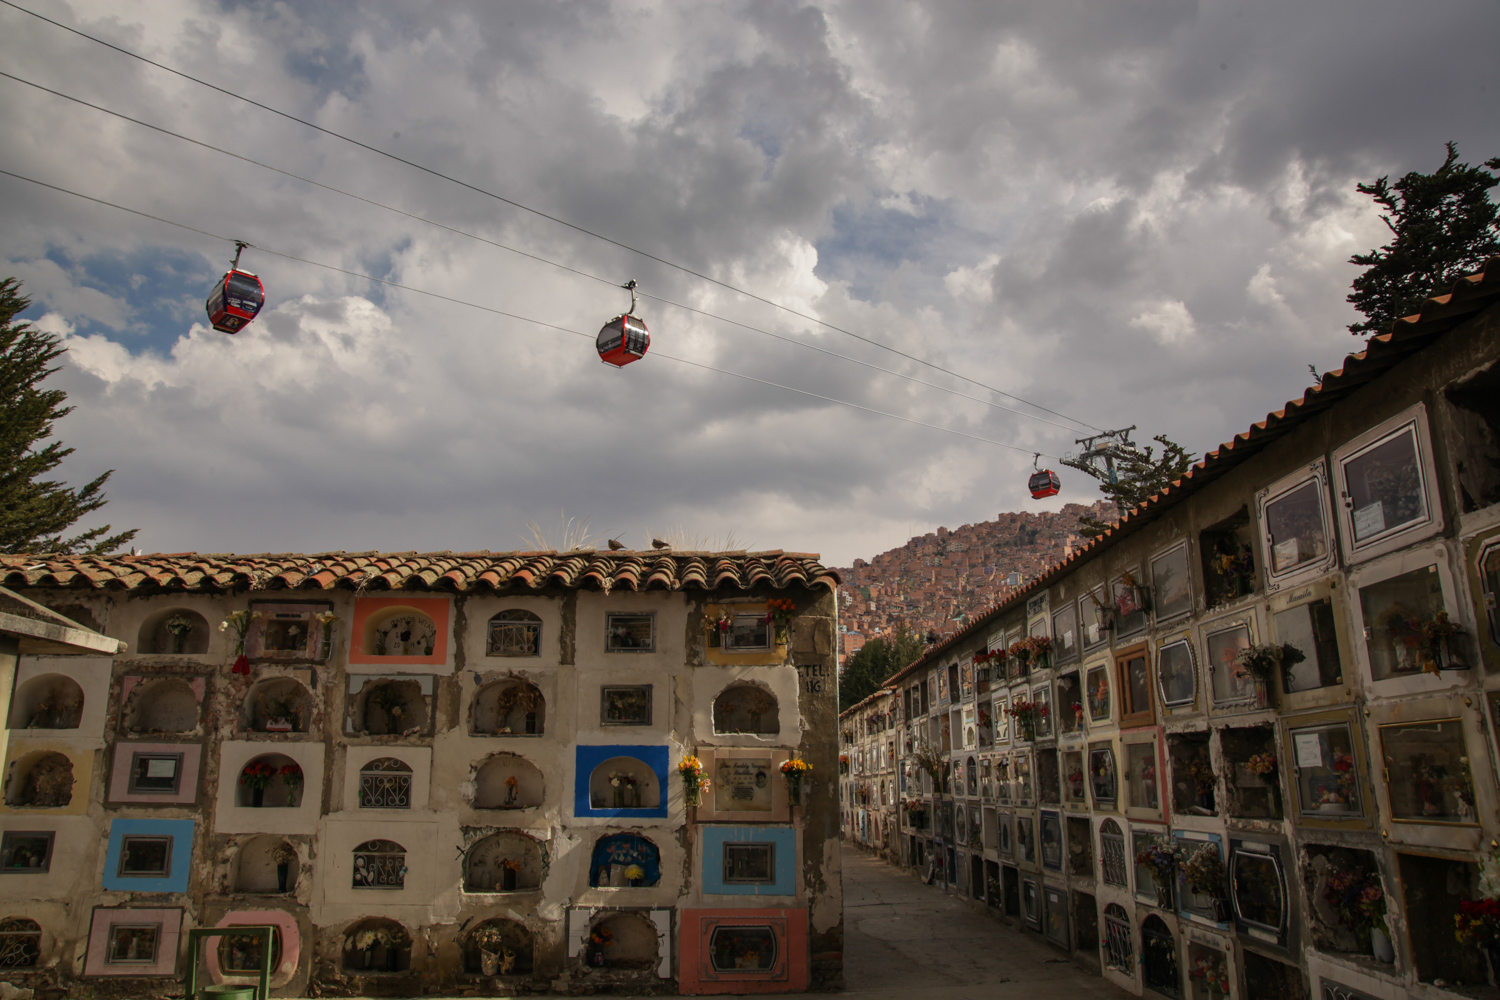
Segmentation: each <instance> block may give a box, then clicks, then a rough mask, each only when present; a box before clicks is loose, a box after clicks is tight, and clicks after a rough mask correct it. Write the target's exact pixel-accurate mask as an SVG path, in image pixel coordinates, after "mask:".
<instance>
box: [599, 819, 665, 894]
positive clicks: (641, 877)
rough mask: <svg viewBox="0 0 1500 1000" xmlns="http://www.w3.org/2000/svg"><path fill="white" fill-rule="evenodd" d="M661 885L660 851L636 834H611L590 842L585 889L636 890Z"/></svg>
mask: <svg viewBox="0 0 1500 1000" xmlns="http://www.w3.org/2000/svg"><path fill="white" fill-rule="evenodd" d="M660 881H661V851H659V850H657V847H656V845H655V844H653V843H652V842H651V841H649V840H647V839H646V838H645V837H642V836H641V835H640V834H636V833H612V834H610V835H609V836H607V837H600V838H599V839H598V840H596V841H595V842H594V853H593V856H592V857H591V858H590V859H589V885H590V886H592V887H594V888H595V889H603V888H615V889H618V888H636V887H639V886H650V885H656V884H657V883H658V882H660Z"/></svg>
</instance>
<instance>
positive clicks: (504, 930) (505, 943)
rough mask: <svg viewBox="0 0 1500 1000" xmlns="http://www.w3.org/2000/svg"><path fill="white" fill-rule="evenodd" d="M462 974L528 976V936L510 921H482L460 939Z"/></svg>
mask: <svg viewBox="0 0 1500 1000" xmlns="http://www.w3.org/2000/svg"><path fill="white" fill-rule="evenodd" d="M463 954H464V971H465V972H467V973H469V974H470V975H476V976H528V975H530V974H531V964H532V944H531V932H530V931H528V930H527V929H526V928H525V927H523V926H521V925H520V924H518V923H516V922H515V921H514V920H499V919H497V920H486V921H484V922H483V923H481V924H478V925H477V926H475V927H474V929H473V930H471V931H469V933H468V936H467V937H465V938H464V952H463Z"/></svg>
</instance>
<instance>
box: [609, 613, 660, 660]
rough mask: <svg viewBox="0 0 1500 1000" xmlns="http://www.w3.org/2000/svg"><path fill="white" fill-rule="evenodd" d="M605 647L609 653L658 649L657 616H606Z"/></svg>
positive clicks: (643, 651) (642, 651)
mask: <svg viewBox="0 0 1500 1000" xmlns="http://www.w3.org/2000/svg"><path fill="white" fill-rule="evenodd" d="M604 649H605V652H609V653H651V652H654V651H655V650H656V616H655V615H652V614H647V615H619V614H611V615H606V616H605V633H604Z"/></svg>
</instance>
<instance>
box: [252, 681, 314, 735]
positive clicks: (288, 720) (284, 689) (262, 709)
mask: <svg viewBox="0 0 1500 1000" xmlns="http://www.w3.org/2000/svg"><path fill="white" fill-rule="evenodd" d="M311 719H312V695H311V694H310V693H309V692H308V690H307V688H305V687H303V686H302V682H301V681H299V680H297V679H296V678H295V677H267V678H266V679H264V680H261V681H256V682H255V684H254V685H252V686H251V688H250V690H249V691H248V692H246V694H245V701H244V705H243V706H242V707H241V709H240V721H241V723H242V724H243V725H244V727H245V728H246V729H247V730H249V731H250V732H253V733H305V732H307V727H308V724H309V722H310V720H311Z"/></svg>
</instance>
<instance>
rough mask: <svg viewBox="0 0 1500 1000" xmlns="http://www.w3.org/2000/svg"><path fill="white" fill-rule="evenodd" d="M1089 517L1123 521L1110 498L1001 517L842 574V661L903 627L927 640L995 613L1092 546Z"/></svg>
mask: <svg viewBox="0 0 1500 1000" xmlns="http://www.w3.org/2000/svg"><path fill="white" fill-rule="evenodd" d="M1085 516H1087V517H1092V518H1096V519H1098V520H1101V521H1111V522H1112V521H1115V520H1117V519H1118V518H1117V514H1116V512H1115V507H1114V504H1112V503H1110V502H1109V501H1107V500H1101V501H1099V502H1098V503H1095V504H1092V505H1087V506H1086V505H1084V504H1076V503H1070V504H1067V505H1065V506H1064V507H1063V508H1062V510H1059V511H1057V512H1055V513H1050V512H1045V511H1044V512H1041V513H1031V512H1029V511H1017V512H1009V513H1002V514H999V515H997V516H996V518H995V520H993V521H980V522H978V523H977V524H965V525H963V526H961V527H959V528H955V529H953V530H951V531H950V530H949V529H948V528H945V527H944V528H938V529H937V531H934V532H929V533H928V534H925V535H919V536H917V537H915V538H913V539H911V540H910V541H908V542H907V543H906V544H905V545H902V546H900V547H899V548H894V549H890V550H889V551H886V552H882V553H881V554H880V555H878V556H876V557H875V558H873V559H870V560H869V561H866V560H864V559H856V560H854V565H853V566H850V567H847V568H839V569H838V573H839V575H840V576H841V577H842V578H843V581H844V582H843V584H842V585H841V586H840V587H839V624H840V626H841V627H842V628H843V630H844V633H845V635H844V642H843V643H842V645H841V648H840V653H841V658H842V656H847V655H848V654H851V653H853V652H854V651H855V650H857V649H858V648H859V647H860V646H861V645H863V644H864V643H865V642H867V641H869V640H870V639H872V638H875V637H876V636H878V635H880V634H881V633H883V632H885V631H888V630H891V629H894V628H896V627H897V626H898V625H903V624H904V625H906V626H907V627H909V628H911V629H912V630H914V631H916V632H918V633H920V634H923V635H925V634H927V633H929V632H936V633H937V634H938V635H945V634H952V633H953V632H955V631H957V629H958V628H960V627H961V624H960V622H959V621H957V619H959V618H960V616H967V615H972V614H974V613H975V612H978V611H980V610H982V609H984V608H987V607H989V606H990V605H992V604H994V603H995V602H996V601H997V600H999V599H1000V597H1001V596H1002V595H1003V594H1004V593H1005V591H1007V590H1009V589H1011V588H1012V587H1016V586H1020V585H1021V584H1023V583H1025V582H1026V581H1029V580H1034V579H1036V577H1037V576H1039V575H1040V574H1041V572H1042V571H1043V570H1044V569H1046V568H1047V567H1048V566H1050V565H1052V564H1053V563H1056V562H1060V561H1061V560H1063V559H1065V558H1067V556H1069V555H1071V554H1072V552H1073V551H1075V550H1076V549H1078V548H1081V547H1082V546H1083V544H1085V543H1086V542H1087V539H1085V538H1083V536H1082V535H1081V534H1080V533H1079V526H1080V521H1081V519H1082V518H1083V517H1085Z"/></svg>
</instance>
